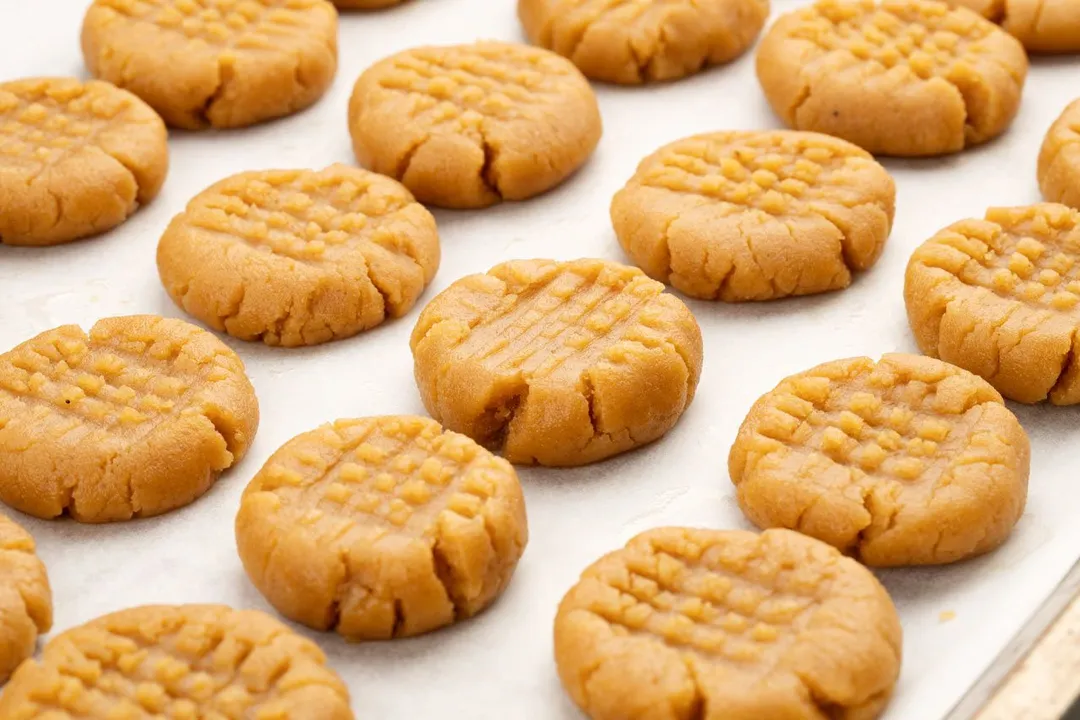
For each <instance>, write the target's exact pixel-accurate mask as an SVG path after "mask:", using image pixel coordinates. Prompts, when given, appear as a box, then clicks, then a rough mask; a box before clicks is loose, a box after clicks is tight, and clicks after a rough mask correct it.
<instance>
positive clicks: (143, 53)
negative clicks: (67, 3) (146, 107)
mask: <svg viewBox="0 0 1080 720" xmlns="http://www.w3.org/2000/svg"><path fill="white" fill-rule="evenodd" d="M82 49H83V57H84V59H85V60H86V66H87V68H89V70H90V72H91V73H92V74H93V75H95V76H96V77H99V78H101V79H103V80H108V81H109V82H112V83H116V84H117V85H119V86H120V87H122V88H125V89H127V90H130V91H131V92H133V93H135V94H136V95H138V96H139V97H141V98H142V99H143V100H145V101H146V102H148V103H149V104H150V106H151V107H153V108H154V109H155V110H157V111H158V112H159V113H160V114H161V116H162V117H163V118H165V122H167V123H168V124H169V125H172V126H174V127H180V128H186V129H189V130H198V129H202V128H206V127H216V128H230V127H243V126H245V125H252V124H254V123H257V122H261V121H263V120H270V119H272V118H277V117H281V116H283V115H290V114H292V113H295V112H298V111H300V110H303V109H304V108H306V107H308V106H309V105H311V104H313V103H314V102H315V101H316V100H318V99H319V98H320V97H322V94H323V93H324V92H326V89H327V88H328V87H330V83H331V81H333V79H334V73H335V72H336V71H337V11H336V10H334V6H333V5H332V4H330V3H329V2H327V1H326V0H94V2H93V4H92V5H91V6H90V9H89V10H88V11H87V13H86V18H85V19H84V21H83V28H82Z"/></svg>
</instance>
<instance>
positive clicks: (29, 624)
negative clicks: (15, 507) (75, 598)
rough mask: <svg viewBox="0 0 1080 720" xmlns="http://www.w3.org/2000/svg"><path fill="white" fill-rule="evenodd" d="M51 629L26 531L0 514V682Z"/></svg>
mask: <svg viewBox="0 0 1080 720" xmlns="http://www.w3.org/2000/svg"><path fill="white" fill-rule="evenodd" d="M51 628H52V591H51V590H50V589H49V576H48V575H47V574H46V572H45V565H44V564H43V563H42V562H41V560H39V559H38V557H37V555H36V553H35V548H34V539H33V538H32V537H30V533H28V532H26V531H25V530H23V529H22V528H21V527H19V526H18V525H16V524H15V523H14V522H13V521H12V520H10V519H8V518H7V517H6V516H5V515H4V514H2V513H0V684H2V683H4V682H5V681H6V680H7V679H8V676H9V675H10V674H11V672H12V671H13V670H14V669H15V668H17V667H18V666H19V663H21V662H22V661H23V660H25V659H26V658H28V657H30V656H31V655H33V654H34V646H35V645H36V644H37V638H38V635H39V634H41V633H46V632H48V631H49V630H50V629H51Z"/></svg>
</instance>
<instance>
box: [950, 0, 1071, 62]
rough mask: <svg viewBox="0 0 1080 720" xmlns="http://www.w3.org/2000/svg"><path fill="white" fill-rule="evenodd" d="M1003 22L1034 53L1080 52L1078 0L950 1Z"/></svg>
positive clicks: (1011, 33)
mask: <svg viewBox="0 0 1080 720" xmlns="http://www.w3.org/2000/svg"><path fill="white" fill-rule="evenodd" d="M948 2H949V4H950V5H962V6H964V7H968V8H971V9H972V10H974V11H975V12H977V13H979V14H981V15H982V16H983V17H986V18H989V19H990V20H993V21H994V22H999V23H1001V25H1002V27H1004V28H1005V30H1006V31H1007V32H1008V33H1009V34H1010V35H1012V36H1013V37H1015V38H1016V39H1017V40H1019V41H1020V42H1021V43H1023V45H1024V47H1025V48H1026V49H1027V50H1028V52H1031V53H1073V52H1080V3H1077V2H1076V0H948Z"/></svg>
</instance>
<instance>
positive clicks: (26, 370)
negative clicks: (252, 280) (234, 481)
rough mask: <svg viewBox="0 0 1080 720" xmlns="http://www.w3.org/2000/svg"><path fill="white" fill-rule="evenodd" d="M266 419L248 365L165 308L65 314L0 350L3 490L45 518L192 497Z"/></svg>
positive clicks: (102, 518) (121, 514)
mask: <svg viewBox="0 0 1080 720" xmlns="http://www.w3.org/2000/svg"><path fill="white" fill-rule="evenodd" d="M258 424H259V408H258V403H257V401H256V399H255V392H254V390H253V389H252V387H251V383H250V382H249V381H248V379H247V376H246V375H245V374H244V365H243V363H242V362H241V361H240V358H239V357H237V356H236V353H234V352H233V351H232V350H230V349H229V348H228V347H226V346H225V345H224V344H223V343H222V342H221V341H220V340H218V339H217V338H216V337H214V335H212V334H211V333H208V332H206V331H205V330H200V329H199V328H197V327H195V326H194V325H189V324H188V323H186V322H182V321H180V320H170V319H165V318H160V317H156V316H153V315H137V316H132V317H118V318H107V319H105V320H101V321H99V322H98V323H96V324H95V325H94V327H93V328H91V329H90V332H89V334H88V333H85V332H83V331H82V329H81V328H79V327H77V326H75V325H64V326H62V327H59V328H56V329H55V330H49V331H48V332H45V333H42V334H41V335H38V336H37V337H35V338H33V339H32V340H28V341H26V342H24V343H23V344H22V345H19V346H18V347H16V348H15V349H14V350H11V351H10V352H8V353H4V354H3V355H0V500H2V501H3V502H5V503H7V504H8V505H10V506H12V507H13V508H15V509H16V510H19V511H21V512H24V513H27V514H28V515H33V516H35V517H40V518H45V519H49V518H54V517H57V516H59V515H61V514H62V513H65V512H66V513H68V514H69V515H71V517H73V518H75V519H76V520H79V521H80V522H91V523H99V522H108V521H112V520H128V519H130V518H133V517H149V516H151V515H159V514H161V513H164V512H167V511H169V510H173V509H175V508H178V507H181V506H183V505H187V504H188V503H190V502H192V501H194V500H195V499H196V498H198V497H199V496H200V495H202V494H203V493H204V492H206V491H207V489H209V487H210V486H211V485H212V484H213V483H214V481H215V480H216V479H217V477H218V475H219V474H220V473H221V471H222V470H225V469H226V468H228V467H230V466H231V465H232V464H233V463H235V462H238V461H239V460H240V458H241V457H242V456H243V455H244V453H245V452H246V451H247V449H248V446H249V445H250V444H251V441H252V438H253V437H254V436H255V430H256V428H257V426H258Z"/></svg>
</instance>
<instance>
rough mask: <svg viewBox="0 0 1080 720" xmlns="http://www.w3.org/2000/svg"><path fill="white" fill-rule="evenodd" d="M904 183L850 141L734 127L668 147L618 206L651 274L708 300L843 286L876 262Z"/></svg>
mask: <svg viewBox="0 0 1080 720" xmlns="http://www.w3.org/2000/svg"><path fill="white" fill-rule="evenodd" d="M895 200H896V187H895V185H894V183H893V180H892V178H891V177H890V176H889V174H888V173H887V172H886V171H885V168H883V167H881V165H879V164H878V163H876V162H874V159H873V158H872V157H871V156H870V154H869V153H867V152H866V151H864V150H861V149H860V148H858V147H856V146H854V145H852V144H851V143H847V142H844V141H843V140H838V139H836V138H832V137H829V136H827V135H819V134H817V133H801V132H792V131H786V130H781V131H775V132H741V131H728V132H719V133H711V134H708V135H696V136H694V137H690V138H686V139H683V140H679V141H676V142H674V143H671V144H670V145H666V146H664V147H662V148H660V150H658V151H656V152H655V153H653V154H652V155H650V156H649V157H647V158H645V159H644V160H643V161H642V162H641V164H640V165H638V169H637V172H636V173H635V174H634V177H632V178H631V179H630V181H629V182H627V184H626V186H625V187H624V188H623V189H622V190H620V191H619V192H618V193H616V195H615V198H614V200H612V202H611V220H612V223H613V224H614V226H615V233H616V235H618V237H619V242H620V244H622V247H623V250H625V251H626V253H627V254H628V255H629V256H630V258H631V259H632V260H633V261H634V263H635V264H636V265H638V266H639V267H640V268H642V269H643V270H644V271H645V272H646V273H648V274H649V275H650V276H651V277H653V278H655V279H657V280H660V281H662V282H666V283H669V284H671V285H674V286H675V287H676V288H678V289H679V290H681V291H682V292H684V293H686V294H687V295H691V296H693V297H697V298H704V299H706V300H725V301H728V302H739V301H742V300H772V299H774V298H780V297H787V296H789V295H807V294H810V293H818V292H824V291H826V290H837V289H840V288H845V287H847V286H848V285H850V284H851V276H852V273H853V272H856V271H860V270H866V269H867V268H869V267H870V266H871V265H873V264H874V263H875V262H876V261H877V259H878V256H879V255H880V254H881V250H882V248H883V247H884V245H885V240H886V238H887V237H888V236H889V229H890V227H891V225H892V218H893V208H894V206H895Z"/></svg>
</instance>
